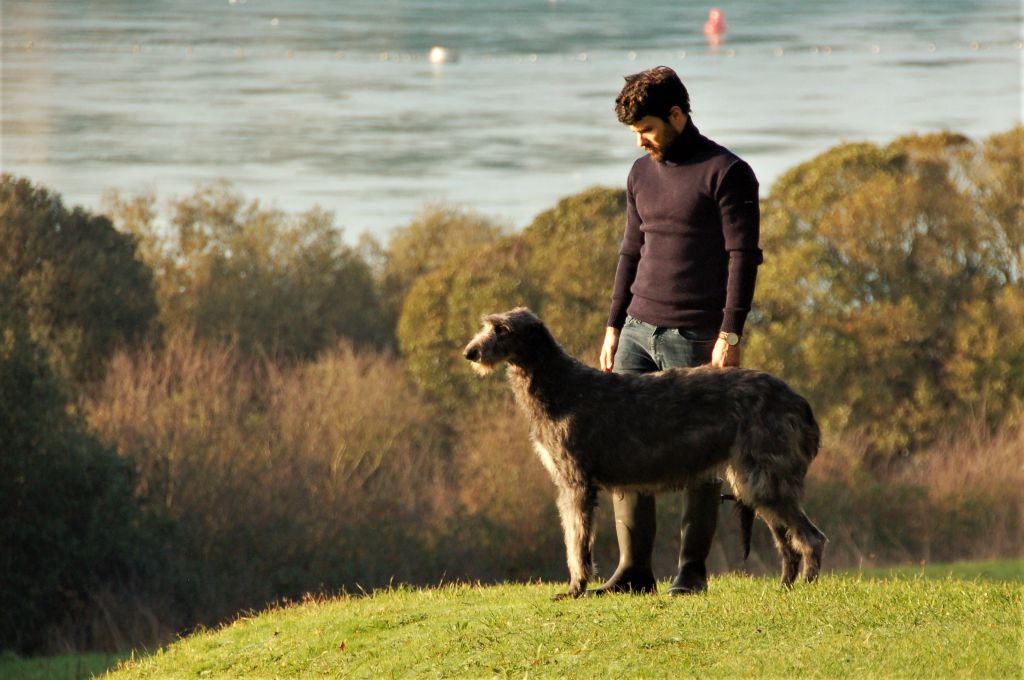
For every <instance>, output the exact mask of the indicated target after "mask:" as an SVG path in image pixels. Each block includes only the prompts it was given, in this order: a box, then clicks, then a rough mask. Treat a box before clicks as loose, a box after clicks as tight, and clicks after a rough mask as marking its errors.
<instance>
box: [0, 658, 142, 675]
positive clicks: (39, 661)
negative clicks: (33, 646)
mask: <svg viewBox="0 0 1024 680" xmlns="http://www.w3.org/2000/svg"><path fill="white" fill-rule="evenodd" d="M125 656H126V655H124V654H69V655H66V656H48V657H41V658H35V659H21V658H18V657H17V656H14V655H13V654H4V655H0V678H10V679H11V680H14V679H17V680H85V679H86V678H92V677H95V676H97V675H101V674H102V673H104V672H105V671H106V670H107V669H109V668H111V667H112V666H115V665H116V664H118V663H119V662H120V661H121V660H122V659H124V658H125Z"/></svg>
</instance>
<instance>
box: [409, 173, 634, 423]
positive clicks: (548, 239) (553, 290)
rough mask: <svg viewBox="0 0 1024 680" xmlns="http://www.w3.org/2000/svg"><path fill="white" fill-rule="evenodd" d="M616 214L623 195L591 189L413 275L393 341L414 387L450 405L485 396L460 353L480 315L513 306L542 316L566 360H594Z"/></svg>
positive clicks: (488, 389) (489, 386) (483, 384)
mask: <svg viewBox="0 0 1024 680" xmlns="http://www.w3.org/2000/svg"><path fill="white" fill-rule="evenodd" d="M624 210H625V192H623V191H621V190H615V189H603V188H593V189H589V190H587V191H585V192H582V193H580V194H577V195H575V196H570V197H569V198H566V199H563V200H562V201H560V202H559V203H558V205H557V206H556V207H555V208H553V209H551V210H548V211H545V212H543V213H541V214H540V215H538V216H537V218H536V219H535V220H534V221H533V223H532V224H530V226H528V227H527V228H526V229H525V230H524V231H523V232H522V233H521V234H518V235H515V236H509V237H506V238H505V239H503V240H501V241H499V242H497V243H495V244H494V245H492V246H489V247H483V248H479V249H468V250H465V251H463V252H460V253H458V254H456V255H455V256H453V257H451V258H450V259H449V260H447V261H446V262H444V263H443V264H442V265H440V266H439V267H437V268H436V269H434V270H432V271H430V272H429V273H427V274H425V275H423V276H421V277H420V278H419V279H418V280H417V281H416V283H415V284H413V286H412V288H411V290H410V292H409V294H408V295H407V296H406V298H405V301H404V305H403V308H402V316H401V318H400V319H399V323H398V341H399V346H400V347H401V349H402V352H403V354H404V355H405V359H406V361H407V362H408V365H409V370H410V372H411V373H412V375H413V376H414V377H415V378H416V380H417V381H418V382H419V384H420V385H422V386H423V387H424V388H425V389H428V390H430V391H431V392H432V393H434V394H436V395H438V396H439V397H440V398H442V399H443V400H445V403H447V404H449V405H451V406H453V407H454V406H455V405H457V404H458V403H462V402H465V401H466V400H468V399H480V398H484V397H492V396H494V394H495V393H496V389H497V388H496V386H495V384H494V381H480V380H479V379H478V378H476V377H474V376H473V375H472V373H471V372H470V371H469V370H467V368H466V366H465V365H464V364H465V361H464V360H463V359H462V357H461V354H460V353H461V349H462V347H464V346H465V344H466V343H467V342H468V341H469V339H470V338H471V337H472V336H473V334H475V333H476V331H477V329H478V328H479V326H480V317H481V316H483V315H484V314H489V313H492V312H498V311H504V310H506V309H510V308H512V307H516V306H520V305H523V306H528V307H530V308H532V309H533V310H534V311H535V312H537V313H538V314H541V315H543V316H544V318H545V320H546V321H547V322H548V323H549V325H550V326H551V328H552V330H553V332H554V333H555V334H556V337H558V338H559V340H560V341H561V342H562V343H563V344H565V346H566V348H567V349H569V350H570V351H572V352H575V353H584V352H589V353H590V354H592V355H595V356H596V354H597V349H598V343H599V342H600V339H601V337H602V335H601V334H602V332H603V328H604V321H605V317H606V314H607V308H608V300H609V293H610V290H611V279H612V276H613V275H614V273H615V263H616V260H617V253H618V244H619V240H620V239H621V232H622V216H623V212H624Z"/></svg>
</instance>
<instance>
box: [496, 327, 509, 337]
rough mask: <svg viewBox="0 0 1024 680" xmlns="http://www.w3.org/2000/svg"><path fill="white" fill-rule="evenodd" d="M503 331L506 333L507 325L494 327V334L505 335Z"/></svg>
mask: <svg viewBox="0 0 1024 680" xmlns="http://www.w3.org/2000/svg"><path fill="white" fill-rule="evenodd" d="M505 333H508V326H501V325H498V326H495V327H494V334H495V335H505Z"/></svg>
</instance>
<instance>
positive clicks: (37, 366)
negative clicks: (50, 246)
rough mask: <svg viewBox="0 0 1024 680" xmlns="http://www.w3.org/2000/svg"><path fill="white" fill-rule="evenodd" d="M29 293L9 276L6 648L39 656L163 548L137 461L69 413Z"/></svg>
mask: <svg viewBox="0 0 1024 680" xmlns="http://www.w3.org/2000/svg"><path fill="white" fill-rule="evenodd" d="M51 205H52V204H51ZM20 294H21V293H20V291H19V290H18V288H17V287H16V285H14V284H13V283H12V282H11V281H9V280H7V281H4V280H0V507H2V508H3V514H2V519H0V545H2V546H3V550H0V649H15V650H17V651H20V652H35V651H40V650H42V649H43V647H44V645H45V644H46V643H47V635H48V633H49V632H51V631H52V629H53V628H54V627H56V626H59V625H61V624H64V623H65V622H66V621H68V620H73V619H74V618H75V617H80V616H82V615H84V614H85V613H87V610H88V608H89V606H90V605H91V600H90V598H91V596H93V595H94V594H96V592H97V591H98V590H99V589H100V588H106V589H116V588H117V587H118V586H120V585H122V584H123V583H124V582H125V581H127V580H128V579H129V578H130V576H131V575H132V574H133V573H135V572H136V570H138V569H140V568H141V567H142V565H143V562H144V561H145V559H146V556H147V555H150V557H152V555H155V553H153V552H151V551H152V548H151V547H147V546H151V545H152V543H151V542H150V541H149V536H150V534H148V533H147V532H146V530H145V527H146V524H145V522H144V521H143V520H144V518H143V516H142V514H141V513H140V511H139V509H138V507H137V506H136V504H135V501H134V498H133V486H134V474H133V470H132V465H131V462H130V461H128V460H125V459H122V458H119V457H118V456H117V454H116V453H115V452H114V451H112V450H110V449H109V448H107V447H105V446H103V445H102V444H101V443H100V442H99V441H97V440H96V439H95V438H94V437H93V436H92V435H91V434H89V433H88V431H87V430H86V428H85V427H84V425H83V424H82V423H81V422H80V420H79V419H78V418H77V417H76V416H72V415H69V411H68V400H67V397H66V396H65V394H64V393H63V391H62V389H61V380H60V378H59V377H58V376H57V375H55V374H54V373H53V372H52V371H51V369H50V367H49V366H48V364H47V362H46V357H45V352H44V351H43V350H42V349H41V348H40V347H39V346H38V345H37V344H36V343H34V342H33V341H32V339H31V337H30V336H29V332H28V320H27V319H26V318H25V315H24V314H23V313H22V311H21V309H20V305H19V304H18V302H17V298H18V297H20Z"/></svg>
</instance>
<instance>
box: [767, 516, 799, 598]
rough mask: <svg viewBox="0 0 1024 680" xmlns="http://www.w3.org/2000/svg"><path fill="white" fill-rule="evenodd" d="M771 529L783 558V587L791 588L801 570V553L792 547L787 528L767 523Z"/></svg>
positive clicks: (776, 546)
mask: <svg viewBox="0 0 1024 680" xmlns="http://www.w3.org/2000/svg"><path fill="white" fill-rule="evenodd" d="M767 524H768V528H769V529H771V532H772V539H773V540H774V541H775V548H776V549H777V550H778V551H779V556H780V557H781V558H782V581H781V583H782V586H783V587H785V588H789V587H790V586H792V585H793V581H795V580H796V574H797V571H798V570H799V569H800V553H798V552H797V551H796V550H795V549H794V548H793V546H792V545H790V541H789V536H787V535H786V534H787V529H786V527H784V526H782V525H781V524H778V523H775V522H767Z"/></svg>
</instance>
